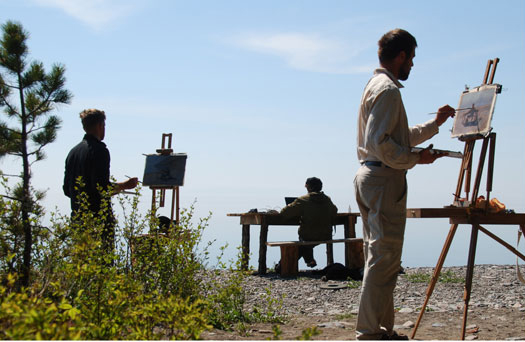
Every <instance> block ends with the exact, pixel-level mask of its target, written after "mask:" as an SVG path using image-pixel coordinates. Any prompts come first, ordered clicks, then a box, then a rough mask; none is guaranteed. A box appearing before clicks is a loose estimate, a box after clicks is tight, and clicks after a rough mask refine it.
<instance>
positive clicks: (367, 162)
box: [361, 160, 391, 169]
mask: <svg viewBox="0 0 525 342" xmlns="http://www.w3.org/2000/svg"><path fill="white" fill-rule="evenodd" d="M361 165H366V166H377V167H382V166H384V167H386V168H389V169H390V168H391V167H390V166H388V165H385V164H383V163H381V162H380V161H376V160H367V161H364V162H362V163H361Z"/></svg>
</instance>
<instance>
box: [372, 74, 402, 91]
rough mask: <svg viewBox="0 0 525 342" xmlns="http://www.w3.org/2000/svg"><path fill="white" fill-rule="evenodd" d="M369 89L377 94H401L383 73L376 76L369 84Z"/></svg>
mask: <svg viewBox="0 0 525 342" xmlns="http://www.w3.org/2000/svg"><path fill="white" fill-rule="evenodd" d="M367 88H368V89H369V90H370V91H372V92H375V93H382V92H385V91H393V92H396V93H400V92H399V87H398V86H397V85H396V84H395V82H394V81H392V79H391V78H390V77H388V75H386V74H383V73H378V74H375V75H374V76H373V77H372V78H371V79H370V81H369V82H368V85H367Z"/></svg>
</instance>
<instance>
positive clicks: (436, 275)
mask: <svg viewBox="0 0 525 342" xmlns="http://www.w3.org/2000/svg"><path fill="white" fill-rule="evenodd" d="M457 228H458V225H457V224H453V225H452V226H451V227H450V230H449V232H448V236H447V239H446V241H445V245H443V249H442V251H441V255H440V256H439V259H438V262H437V264H436V267H435V268H434V274H433V275H432V279H431V280H430V283H429V284H428V288H427V296H426V298H425V302H424V303H423V306H422V307H421V312H420V313H419V317H418V318H417V322H416V325H415V326H414V331H412V336H411V337H410V338H412V339H413V338H414V336H416V332H417V328H418V327H419V323H420V322H421V318H423V314H424V313H425V309H426V307H427V304H428V301H429V299H430V296H432V292H434V287H435V286H436V283H437V281H438V279H439V275H440V274H441V269H442V268H443V264H444V263H445V258H446V257H447V254H448V250H449V249H450V245H451V244H452V239H454V235H455V234H456V230H457Z"/></svg>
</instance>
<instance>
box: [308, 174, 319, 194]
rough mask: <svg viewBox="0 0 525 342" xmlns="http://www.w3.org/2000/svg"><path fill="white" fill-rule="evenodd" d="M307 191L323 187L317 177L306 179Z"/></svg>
mask: <svg viewBox="0 0 525 342" xmlns="http://www.w3.org/2000/svg"><path fill="white" fill-rule="evenodd" d="M306 187H307V188H308V191H311V192H319V191H321V190H322V189H323V182H321V180H320V179H319V178H317V177H310V178H308V179H307V180H306Z"/></svg>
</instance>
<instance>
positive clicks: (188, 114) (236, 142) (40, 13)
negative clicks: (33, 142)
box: [0, 0, 525, 268]
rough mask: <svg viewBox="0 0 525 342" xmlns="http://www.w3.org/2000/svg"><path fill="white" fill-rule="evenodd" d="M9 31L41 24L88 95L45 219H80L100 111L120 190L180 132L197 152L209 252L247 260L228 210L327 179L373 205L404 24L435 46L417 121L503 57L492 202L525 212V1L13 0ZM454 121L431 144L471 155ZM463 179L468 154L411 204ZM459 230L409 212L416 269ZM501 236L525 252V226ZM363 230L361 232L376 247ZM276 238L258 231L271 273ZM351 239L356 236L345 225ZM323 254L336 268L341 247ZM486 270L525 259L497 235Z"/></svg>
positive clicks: (346, 196) (41, 51) (61, 142)
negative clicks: (376, 75)
mask: <svg viewBox="0 0 525 342" xmlns="http://www.w3.org/2000/svg"><path fill="white" fill-rule="evenodd" d="M8 20H12V21H17V22H20V23H21V24H22V25H23V27H24V28H25V29H26V30H27V31H29V33H30V39H29V41H28V46H29V49H30V58H31V59H32V60H39V61H42V62H43V63H44V65H45V66H46V68H47V70H49V69H50V68H51V66H52V65H53V64H54V63H60V64H63V65H65V67H66V75H65V76H66V78H67V82H66V88H67V89H68V90H70V91H71V92H72V93H73V95H74V97H73V99H72V101H71V103H70V104H69V105H63V106H60V107H59V108H58V110H57V111H56V112H55V113H56V114H57V115H59V116H60V117H61V119H62V120H63V123H62V128H61V129H60V131H59V133H58V137H57V140H56V142H55V143H53V144H51V145H49V146H48V147H47V148H46V149H45V152H46V155H47V158H46V159H45V160H44V161H42V162H39V163H36V164H35V165H34V166H33V168H32V172H33V186H34V187H36V188H38V189H41V190H47V196H46V199H45V201H44V206H45V207H46V209H47V213H48V214H47V216H46V217H45V219H44V220H48V219H49V215H50V213H52V212H61V213H64V214H67V213H69V210H70V209H69V200H68V198H66V197H65V196H64V195H63V193H62V181H63V172H64V160H65V158H66V156H67V153H68V152H69V150H70V149H71V148H72V147H73V146H74V145H76V144H77V143H78V142H79V141H80V140H81V139H82V136H83V131H82V128H81V124H80V120H79V117H78V113H79V112H81V111H82V110H83V109H86V108H99V109H102V110H104V111H105V112H106V115H107V120H106V138H105V140H104V141H105V143H106V144H107V146H108V148H109V150H110V152H111V174H112V175H113V176H114V177H115V178H116V179H117V180H125V179H126V176H137V177H139V179H142V176H143V172H144V163H145V157H144V155H143V154H148V153H155V150H156V149H157V148H160V144H161V137H162V134H163V133H173V139H174V140H173V147H174V150H175V152H177V153H187V155H188V160H187V165H186V175H185V184H184V186H183V187H182V188H181V191H180V198H181V206H182V207H185V208H187V207H189V206H190V205H191V204H192V203H194V202H195V208H196V212H195V214H196V217H205V216H207V215H208V213H209V212H211V213H212V217H211V220H210V221H209V222H210V225H209V227H208V229H207V230H206V232H205V234H204V240H205V241H206V242H207V241H215V243H214V244H213V246H212V250H211V252H212V255H215V254H218V253H219V247H220V246H223V245H225V244H228V248H227V249H226V257H227V258H234V257H235V255H236V253H237V248H236V247H238V246H239V245H240V243H241V225H240V224H239V219H238V218H235V217H227V216H226V215H227V213H241V212H246V211H248V210H250V209H252V208H257V209H259V210H268V209H277V210H278V209H280V208H282V207H283V206H284V197H285V196H299V195H303V194H304V193H305V189H304V182H305V180H306V178H308V177H312V176H316V177H319V178H321V180H322V181H323V184H324V188H323V190H324V191H325V193H326V194H327V195H329V196H330V197H331V198H332V200H333V202H334V203H335V205H336V206H337V207H338V208H339V211H340V212H347V211H348V210H349V209H350V210H351V211H352V212H356V211H357V205H356V202H355V197H354V189H353V179H354V175H355V173H356V171H357V169H358V168H359V163H358V160H357V155H356V122H357V111H358V107H359V101H360V97H361V94H362V91H363V88H364V86H365V85H366V82H367V81H368V79H369V78H370V77H371V75H372V73H373V70H374V69H375V68H376V67H377V66H378V61H377V41H378V40H379V38H380V37H381V36H382V35H383V34H384V33H385V32H387V31H389V30H391V29H394V28H397V27H399V28H403V29H406V30H408V31H409V32H411V33H412V34H413V35H414V36H415V37H416V39H417V42H418V48H417V50H416V57H415V59H414V67H413V68H412V72H411V74H410V77H409V79H408V80H407V81H404V82H403V84H404V86H405V88H403V89H402V91H401V93H402V96H403V101H404V105H405V108H406V111H407V116H408V120H409V123H410V124H411V125H415V124H418V123H423V122H425V121H427V120H429V119H431V118H432V116H430V115H428V113H430V112H435V111H436V110H437V109H438V108H439V107H440V106H442V105H445V104H450V105H451V106H453V107H456V106H457V105H458V103H459V98H460V95H461V93H462V91H463V90H464V89H465V87H466V86H469V87H476V86H478V85H480V84H481V83H482V80H483V75H484V72H485V67H486V64H487V61H488V60H489V59H493V58H496V57H498V58H500V60H501V61H500V63H499V65H498V67H497V71H496V75H495V79H494V82H495V83H499V84H502V85H503V92H502V93H501V94H499V95H498V97H497V101H496V108H495V112H494V116H493V120H492V126H493V131H494V132H496V133H497V143H496V161H495V170H494V185H493V192H492V195H491V196H492V197H496V198H498V199H499V200H500V201H501V202H503V203H505V204H506V206H507V208H509V209H514V210H515V211H516V212H525V179H524V178H525V177H524V173H523V170H524V169H525V153H524V146H525V134H524V133H525V131H524V128H525V106H524V104H525V103H524V102H525V96H524V94H525V89H524V88H525V86H524V80H525V46H524V45H525V2H523V1H521V0H508V1H500V2H498V3H497V4H496V3H494V2H493V1H460V2H458V1H449V0H443V1H439V2H438V1H432V2H430V1H403V2H393V1H367V2H364V1H342V0H334V1H310V0H307V1H304V0H295V1H294V0H291V1H259V2H256V1H234V0H230V1H212V0H209V1H204V0H196V1H177V0H173V1H172V0H165V1H162V0H152V1H146V0H106V1H103V0H17V1H12V0H0V23H1V24H4V23H5V22H6V21H8ZM0 72H1V71H0ZM4 117H5V116H4ZM451 128H452V121H451V120H449V121H447V122H446V123H445V124H444V125H443V126H442V127H441V129H440V133H439V134H438V135H437V136H435V137H433V138H432V139H431V140H430V141H429V142H428V143H433V144H434V146H435V147H436V148H441V149H449V150H453V151H462V150H463V147H464V143H463V142H460V141H458V140H457V139H452V138H451V136H450V130H451ZM479 145H480V144H478V146H479ZM424 146H426V145H424ZM478 151H479V149H477V150H476V152H475V156H478V155H479V152H478ZM19 164H20V162H19V161H17V160H14V159H12V158H3V159H1V160H0V170H2V171H3V172H5V173H18V172H19V171H20V169H19V167H18V165H19ZM475 165H476V164H475ZM459 168H460V160H459V159H454V158H441V159H439V160H438V161H436V163H435V164H432V165H418V166H416V167H415V168H413V169H411V170H409V172H408V184H409V194H408V207H409V208H441V207H443V206H446V205H449V204H451V203H452V200H453V196H452V193H453V192H454V190H455V188H456V183H457V178H458V173H459ZM484 184H485V183H484V181H483V183H482V187H481V194H483V193H484V191H485V186H484ZM150 203H151V191H150V190H149V189H147V188H146V189H143V190H142V204H141V206H140V210H141V212H142V213H145V212H146V211H147V210H148V208H149V206H150ZM167 208H169V205H168V206H167ZM160 213H161V214H164V215H169V210H168V209H166V208H163V209H161V210H160ZM449 228H450V225H449V222H448V220H446V219H409V220H408V222H407V228H406V234H405V245H404V250H403V258H402V260H403V265H404V266H408V267H419V266H434V265H435V263H436V261H437V259H438V256H439V253H440V251H441V248H442V246H443V243H444V241H445V238H446V235H447V233H448V231H449ZM486 228H488V229H489V230H491V231H493V232H495V233H496V234H497V235H498V236H500V237H502V238H503V239H505V240H506V241H507V242H509V243H510V244H511V245H514V246H515V245H516V240H517V227H514V226H487V227H486ZM361 229H362V226H361V223H360V222H358V226H357V236H358V237H360V236H362V232H361ZM258 233H259V229H258V227H255V226H254V227H252V228H251V251H252V257H251V261H250V262H251V265H253V266H255V267H256V261H257V251H258V245H257V244H258ZM469 236H470V228H469V226H465V225H463V226H460V228H459V229H458V232H457V233H456V236H455V238H454V241H453V243H452V247H451V249H450V252H449V254H448V257H447V259H446V262H445V265H446V266H447V265H448V266H452V265H465V264H466V262H467V252H468V245H469ZM335 237H336V238H342V237H343V230H342V228H339V229H338V230H337V232H336V236H335ZM268 239H269V240H270V241H280V240H295V239H297V232H296V228H295V227H270V232H269V236H268ZM523 248H524V247H523V242H522V245H521V248H520V249H521V250H522V251H523ZM334 251H335V261H336V262H343V260H344V254H343V250H342V247H341V246H337V245H336V246H334ZM315 253H316V258H318V263H319V262H320V263H321V264H324V262H325V260H326V257H325V253H324V247H318V248H316V250H315ZM278 259H279V251H278V249H277V248H269V249H268V262H267V263H268V266H270V267H271V266H273V264H275V263H276V262H277V261H278ZM476 262H477V263H479V264H513V263H515V262H516V258H515V256H514V255H513V254H512V253H510V252H509V251H507V250H506V249H505V248H504V247H502V246H500V245H498V244H497V243H495V242H492V241H491V239H490V238H488V237H486V236H484V235H483V234H481V235H480V237H479V241H478V250H477V256H476ZM300 267H301V268H304V267H305V266H304V264H303V263H302V261H301V263H300Z"/></svg>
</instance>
